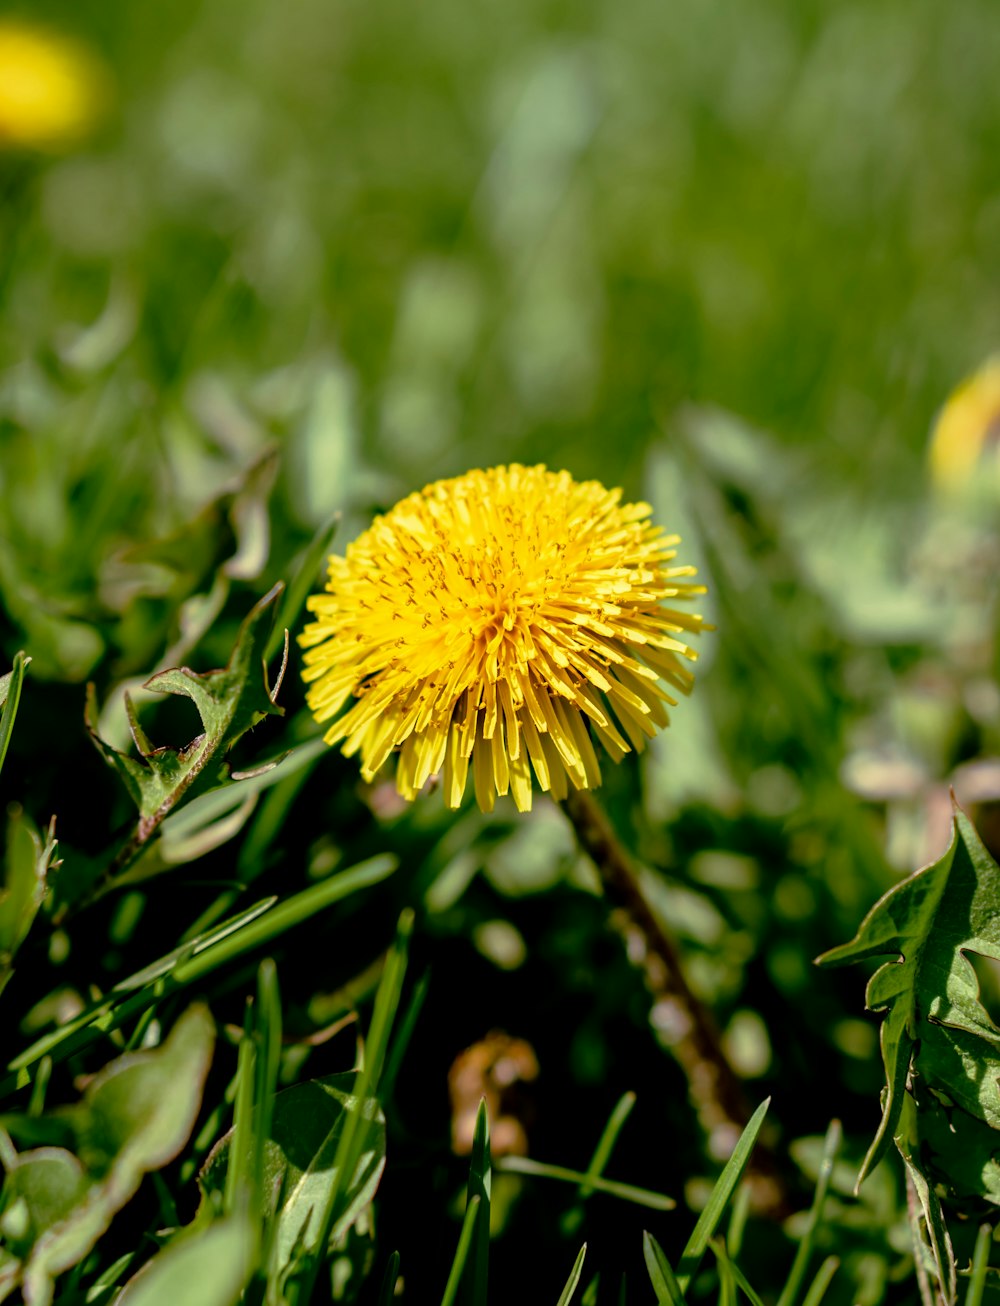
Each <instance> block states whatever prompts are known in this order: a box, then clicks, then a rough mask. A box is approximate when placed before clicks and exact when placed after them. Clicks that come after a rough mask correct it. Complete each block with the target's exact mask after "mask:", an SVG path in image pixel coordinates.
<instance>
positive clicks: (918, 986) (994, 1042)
mask: <svg viewBox="0 0 1000 1306" xmlns="http://www.w3.org/2000/svg"><path fill="white" fill-rule="evenodd" d="M998 902H1000V868H998V866H997V864H996V862H995V861H994V860H993V858H992V857H991V856H990V854H989V853H988V852H987V850H986V849H985V848H984V847H983V845H982V843H981V842H980V840H979V837H978V836H977V834H976V832H975V830H974V828H973V826H972V823H971V822H970V821H969V819H968V817H967V816H966V815H965V813H964V812H962V811H961V810H960V809H959V808H958V807H957V805H956V807H955V813H954V822H953V835H952V841H951V845H950V846H949V848H948V850H947V852H945V854H944V855H943V856H942V857H941V858H939V859H938V860H937V861H936V862H934V863H933V864H932V865H930V866H927V867H925V868H924V869H923V870H921V871H918V872H917V873H916V874H915V875H912V876H910V878H909V879H907V880H904V881H903V883H902V884H899V885H897V886H895V887H894V888H893V889H891V890H890V891H889V892H888V893H887V894H885V895H884V897H882V898H881V899H880V900H879V901H878V902H877V903H876V904H875V906H874V907H873V908H872V910H871V911H870V912H869V913H868V915H867V916H866V917H865V919H864V921H863V922H862V924H861V927H860V929H859V930H858V933H857V935H856V937H855V938H854V939H853V940H852V941H851V942H850V943H847V944H844V945H842V946H841V947H839V948H834V949H832V950H831V951H830V952H827V953H824V955H823V956H822V957H820V958H819V962H820V963H821V964H826V965H836V964H840V963H845V962H855V961H863V960H866V959H868V958H873V957H883V956H892V957H893V958H894V959H893V960H892V961H887V962H885V964H884V965H882V966H881V967H880V968H879V969H878V970H877V971H876V972H875V974H874V975H873V976H872V978H871V980H870V981H869V983H868V990H867V993H866V1005H867V1007H868V1009H869V1010H870V1011H874V1012H884V1013H885V1018H884V1020H883V1022H882V1029H881V1043H882V1057H883V1061H884V1063H885V1074H886V1089H885V1093H884V1099H883V1114H882V1122H881V1124H880V1126H879V1129H878V1133H877V1135H876V1137H875V1140H874V1142H873V1143H872V1145H871V1147H870V1149H869V1151H868V1155H867V1156H866V1157H865V1159H864V1162H863V1164H862V1167H861V1172H860V1174H859V1176H858V1183H859V1184H860V1183H861V1181H862V1180H863V1179H864V1177H865V1175H867V1174H868V1173H869V1172H870V1171H871V1169H872V1168H873V1167H874V1166H875V1165H876V1164H877V1163H878V1161H879V1160H880V1159H881V1157H882V1156H883V1155H884V1153H885V1150H886V1148H887V1147H888V1146H889V1143H890V1142H891V1141H895V1142H896V1145H897V1147H898V1148H899V1150H900V1152H901V1153H902V1155H903V1157H904V1160H905V1161H906V1163H907V1166H908V1168H909V1169H910V1170H911V1172H912V1171H913V1170H914V1169H916V1170H919V1171H920V1172H921V1173H922V1174H923V1175H925V1176H926V1178H927V1179H929V1180H930V1182H931V1183H932V1184H934V1185H937V1186H939V1187H941V1188H942V1191H943V1192H945V1193H946V1194H947V1195H948V1196H949V1197H953V1198H955V1199H957V1200H959V1201H963V1202H964V1201H971V1202H977V1201H978V1202H982V1201H984V1200H985V1201H987V1202H992V1203H994V1204H1000V1166H998V1162H997V1160H996V1159H995V1156H996V1153H997V1152H998V1151H1000V1132H998V1131H1000V1028H998V1027H997V1026H996V1025H995V1024H994V1023H993V1021H992V1020H991V1019H990V1016H989V1014H988V1013H987V1010H986V1008H985V1007H984V1005H983V1002H982V998H981V994H980V987H979V981H978V979H977V976H976V972H975V970H974V968H973V965H972V962H971V961H970V959H969V958H970V955H971V954H978V955H980V956H982V957H988V958H993V959H995V960H998V961H1000V913H998V911H997V903H998ZM904 1108H905V1110H904ZM911 1108H912V1110H911ZM959 1138H960V1139H961V1140H962V1144H963V1145H962V1146H956V1141H957V1139H959ZM931 1214H932V1213H931ZM931 1224H932V1220H931V1218H930V1214H929V1215H928V1227H929V1228H930V1226H931Z"/></svg>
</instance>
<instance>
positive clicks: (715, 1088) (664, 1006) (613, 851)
mask: <svg viewBox="0 0 1000 1306" xmlns="http://www.w3.org/2000/svg"><path fill="white" fill-rule="evenodd" d="M563 806H564V808H565V811H566V813H567V815H568V816H569V819H570V821H571V822H572V824H573V828H574V829H575V831H576V835H577V838H578V840H579V842H580V845H581V847H582V848H583V849H584V851H585V852H587V853H588V854H589V855H590V857H591V858H592V860H593V862H594V865H595V866H596V867H597V870H598V872H599V873H600V876H601V882H602V884H603V885H604V892H605V895H606V897H607V899H608V901H609V902H610V903H611V904H613V905H614V906H615V907H616V908H618V912H617V913H616V915H617V916H618V919H617V921H614V924H615V925H616V927H617V928H618V930H619V932H620V933H621V934H622V936H623V938H624V941H625V946H626V950H627V952H628V956H629V958H630V960H632V961H633V962H635V963H636V964H637V965H639V966H640V967H641V968H642V971H643V974H644V977H645V980H646V985H647V987H648V989H649V991H650V994H651V995H652V997H653V999H654V1003H655V1012H656V1024H657V1028H658V1029H660V1030H661V1031H663V1032H665V1034H666V1037H667V1040H668V1041H669V1043H670V1048H671V1051H672V1052H673V1054H674V1056H675V1057H676V1059H677V1061H678V1063H679V1065H680V1067H681V1069H682V1070H683V1072H684V1075H685V1077H686V1079H687V1081H688V1088H689V1091H690V1095H691V1101H692V1104H693V1105H694V1107H695V1110H696V1111H697V1112H698V1117H699V1120H700V1121H701V1124H702V1128H703V1129H704V1130H705V1132H706V1134H707V1136H708V1145H709V1150H710V1152H711V1153H712V1155H714V1156H717V1157H718V1156H728V1155H729V1153H730V1152H731V1151H732V1149H733V1147H734V1145H735V1143H736V1141H737V1139H738V1138H739V1136H740V1134H741V1133H742V1131H743V1128H744V1126H745V1125H746V1123H747V1121H748V1120H749V1119H750V1114H751V1112H750V1108H749V1104H748V1102H747V1099H746V1094H745V1092H744V1088H743V1084H742V1082H741V1080H740V1078H739V1076H738V1075H737V1074H736V1072H735V1070H733V1068H732V1066H731V1065H730V1064H729V1061H728V1059H727V1057H726V1054H725V1051H724V1050H723V1047H722V1042H721V1040H720V1038H719V1032H718V1029H717V1027H716V1024H715V1021H714V1019H713V1018H712V1014H711V1012H710V1011H709V1010H708V1008H707V1007H706V1006H705V1004H704V1003H703V1002H702V1001H701V999H700V998H698V997H697V996H696V995H695V994H694V993H693V992H692V991H691V986H690V985H689V984H688V982H687V978H686V976H685V974H684V967H683V965H682V962H681V956H680V952H679V951H678V948H677V944H676V943H675V942H674V940H673V939H672V938H671V937H670V935H669V934H668V932H667V930H666V929H665V927H664V925H663V924H662V922H661V921H660V920H659V918H658V917H657V916H656V914H655V912H654V911H653V909H652V907H651V906H650V903H649V900H648V899H647V897H646V894H645V892H644V891H643V888H642V884H641V882H640V880H639V874H638V872H637V870H636V867H635V866H634V864H633V862H632V860H631V858H630V857H629V855H628V853H627V852H626V851H625V849H624V848H623V847H622V845H621V844H620V843H619V841H618V838H617V836H616V834H615V832H614V830H613V829H612V828H611V824H610V822H609V821H608V818H607V816H606V815H605V814H604V811H603V809H602V808H601V807H600V805H599V804H598V803H597V801H596V799H595V798H594V797H593V795H592V794H591V793H590V792H589V791H588V790H586V789H578V790H575V791H573V792H572V793H571V794H570V796H569V797H568V798H567V799H566V801H565V803H564V804H563ZM747 1174H748V1178H749V1179H750V1180H751V1183H752V1185H753V1196H754V1205H755V1207H756V1209H757V1210H758V1211H760V1212H761V1213H762V1214H763V1213H767V1214H770V1215H776V1216H778V1215H783V1214H786V1213H787V1198H786V1194H785V1189H784V1184H783V1182H782V1180H781V1177H780V1174H779V1171H778V1168H777V1165H776V1163H775V1159H774V1157H773V1155H772V1154H771V1152H770V1151H769V1150H768V1149H767V1147H766V1146H765V1145H764V1144H763V1143H762V1142H761V1141H760V1140H758V1142H757V1146H756V1148H755V1149H754V1153H753V1156H752V1158H751V1161H750V1165H749V1167H748V1170H747Z"/></svg>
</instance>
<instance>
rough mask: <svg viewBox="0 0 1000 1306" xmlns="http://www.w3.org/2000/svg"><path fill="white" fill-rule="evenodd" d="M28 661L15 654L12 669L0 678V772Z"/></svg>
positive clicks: (26, 658)
mask: <svg viewBox="0 0 1000 1306" xmlns="http://www.w3.org/2000/svg"><path fill="white" fill-rule="evenodd" d="M30 661H31V658H29V657H26V656H25V655H24V653H23V652H19V653H15V654H14V665H13V667H12V668H11V670H10V671H8V672H7V674H6V675H4V676H0V770H3V761H4V758H5V757H6V756H7V748H8V745H9V744H10V736H11V731H12V730H13V729H14V718H15V717H16V716H17V705H18V703H19V702H20V699H21V684H22V682H23V681H24V670H25V667H27V665H28V663H29V662H30Z"/></svg>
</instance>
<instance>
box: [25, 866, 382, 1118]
mask: <svg viewBox="0 0 1000 1306" xmlns="http://www.w3.org/2000/svg"><path fill="white" fill-rule="evenodd" d="M397 865H398V863H397V861H396V858H395V857H393V856H391V855H390V854H388V853H383V854H381V855H380V856H378V857H372V858H370V859H369V860H368V861H366V862H360V863H359V864H358V865H357V866H352V867H350V868H349V869H347V870H344V871H340V872H338V873H337V874H336V875H331V876H330V878H329V879H328V880H324V881H323V882H322V883H321V884H317V885H314V886H312V887H311V888H308V889H304V890H303V891H302V892H301V893H297V894H295V895H294V896H293V897H291V898H289V899H288V900H287V901H286V902H283V903H281V904H280V906H277V907H273V908H272V907H271V906H270V904H269V905H268V908H267V909H266V910H265V911H264V912H263V914H261V913H260V910H259V909H258V908H254V909H251V911H250V912H247V913H244V915H243V917H240V918H237V919H238V920H239V919H245V920H246V921H247V923H246V924H245V925H243V926H241V927H239V928H235V929H234V928H233V926H232V924H231V923H230V925H229V926H224V927H220V928H219V929H217V930H216V931H215V932H214V933H213V936H212V937H213V938H216V939H217V942H214V943H212V944H208V945H206V946H205V947H204V948H201V949H198V948H195V947H194V946H193V945H192V944H190V943H189V944H187V945H186V946H185V947H184V948H183V949H179V950H177V951H176V952H175V953H172V954H170V957H169V958H168V959H166V960H165V961H164V962H159V963H156V966H155V967H154V968H149V969H147V971H145V972H143V975H146V974H151V973H155V974H156V975H157V978H156V979H154V980H153V981H152V982H151V983H150V984H149V986H148V987H145V988H140V989H139V990H138V991H137V992H135V993H132V994H131V995H130V996H129V997H128V998H126V999H125V1000H124V1001H121V1002H117V1003H116V1002H115V1000H114V998H113V997H109V998H105V999H103V1000H102V1001H101V1002H99V1003H97V1004H96V1005H95V1006H94V1007H91V1008H88V1010H87V1011H84V1012H82V1013H81V1014H80V1015H79V1016H77V1017H76V1018H75V1019H74V1020H71V1021H68V1022H67V1023H66V1024H65V1025H63V1026H61V1027H60V1028H59V1029H57V1030H52V1031H50V1032H49V1033H48V1034H45V1035H43V1036H42V1037H41V1038H40V1039H37V1040H36V1041H35V1042H34V1043H32V1044H31V1046H30V1047H28V1048H27V1049H26V1050H25V1051H24V1052H21V1053H19V1054H18V1056H16V1057H15V1058H14V1059H13V1060H12V1061H10V1062H9V1063H8V1069H9V1070H11V1071H13V1072H15V1073H14V1074H12V1075H9V1076H8V1077H7V1078H6V1079H4V1081H3V1082H2V1083H0V1093H7V1092H11V1091H13V1090H15V1089H18V1088H23V1087H25V1086H26V1085H28V1084H30V1083H31V1080H32V1076H31V1074H30V1067H31V1066H32V1065H34V1063H35V1062H36V1061H39V1060H40V1059H41V1058H42V1057H43V1056H45V1055H46V1054H51V1055H52V1058H53V1060H54V1061H61V1060H63V1059H64V1058H65V1057H67V1056H69V1055H71V1054H72V1053H73V1052H76V1051H78V1050H79V1049H81V1048H84V1047H88V1046H89V1045H90V1044H91V1043H94V1042H96V1041H97V1040H98V1039H101V1038H103V1037H104V1036H105V1035H106V1034H108V1033H110V1032H111V1031H112V1030H115V1029H118V1028H119V1026H120V1025H123V1024H124V1023H125V1022H126V1021H128V1020H131V1019H132V1017H133V1016H137V1015H139V1014H140V1013H141V1012H142V1011H144V1010H145V1009H146V1007H148V1006H149V1004H150V1002H151V1001H152V1000H154V999H159V998H162V997H165V996H167V995H168V994H171V993H174V992H176V991H177V989H179V988H183V987H184V986H185V985H187V984H193V983H195V982H196V981H198V980H200V979H203V978H204V977H205V976H206V975H209V974H211V972H212V971H213V970H216V969H218V968H219V967H220V966H224V965H226V964H227V963H229V962H231V961H233V960H235V959H236V958H237V957H240V956H242V955H243V954H244V953H246V952H250V951H252V950H253V949H254V948H258V947H261V946H262V945H263V944H265V943H270V942H271V941H272V940H273V939H275V938H277V937H278V935H280V934H283V933H284V932H285V931H286V930H289V929H291V928H292V927H293V926H295V925H298V924H300V923H301V922H302V921H305V920H308V919H309V917H310V916H313V915H314V914H315V913H316V912H318V911H322V910H323V909H324V908H325V907H329V906H331V905H332V904H333V903H335V902H339V901H340V900H341V899H342V898H346V897H347V896H349V895H350V894H352V893H357V892H358V891H359V890H361V889H365V888H368V887H370V886H371V885H373V884H378V883H379V882H380V881H381V880H384V879H386V877H387V876H389V875H391V874H392V873H393V871H395V869H396V867H397ZM270 901H271V902H273V901H274V900H273V899H271V900H270ZM164 966H166V970H165V971H164V969H163V968H164ZM135 979H136V977H134V976H133V978H132V980H130V981H125V983H126V984H132V983H134V982H135ZM120 987H121V986H118V989H120ZM118 989H116V990H113V992H117V991H118Z"/></svg>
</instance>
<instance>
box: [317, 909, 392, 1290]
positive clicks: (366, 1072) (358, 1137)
mask: <svg viewBox="0 0 1000 1306" xmlns="http://www.w3.org/2000/svg"><path fill="white" fill-rule="evenodd" d="M413 921H414V915H413V912H412V910H411V909H410V908H407V909H406V910H405V911H404V912H403V913H402V915H401V916H400V918H399V924H398V925H397V927H396V939H395V942H394V943H393V945H392V947H391V948H390V949H389V955H388V957H387V958H386V963H385V969H384V970H383V972H382V979H381V981H380V982H379V986H378V992H377V993H376V994H375V1007H374V1010H373V1011H372V1020H371V1025H370V1027H369V1030H368V1038H367V1040H366V1042H365V1051H364V1063H363V1065H362V1066H361V1069H360V1070H359V1071H358V1073H357V1075H356V1076H355V1080H354V1087H353V1090H352V1095H353V1097H354V1099H355V1102H356V1103H357V1107H356V1110H354V1111H351V1112H349V1113H348V1114H347V1117H346V1119H345V1121H344V1128H343V1131H342V1132H341V1135H340V1141H339V1142H338V1144H337V1150H336V1152H335V1154H334V1158H333V1168H334V1171H335V1176H336V1177H335V1179H334V1182H333V1183H332V1184H331V1186H330V1190H329V1192H328V1193H327V1197H326V1207H325V1209H324V1210H323V1212H322V1214H321V1218H320V1222H319V1231H320V1232H319V1236H318V1238H317V1240H316V1249H317V1250H316V1254H315V1255H314V1256H312V1257H311V1258H310V1261H309V1264H308V1266H307V1267H306V1269H305V1270H304V1272H303V1274H302V1276H301V1277H300V1278H299V1280H297V1282H296V1284H295V1286H294V1288H293V1289H292V1293H293V1296H292V1302H293V1306H294V1303H298V1302H302V1303H305V1302H308V1301H309V1300H310V1299H311V1297H312V1293H313V1288H314V1286H315V1283H316V1276H317V1274H318V1273H319V1269H320V1266H321V1265H322V1263H323V1261H324V1259H325V1257H326V1249H327V1244H328V1243H329V1241H330V1232H331V1230H332V1229H333V1227H334V1225H335V1223H336V1221H337V1218H338V1216H339V1215H340V1205H341V1202H342V1200H343V1195H344V1193H345V1192H347V1191H348V1189H349V1187H350V1181H351V1177H352V1176H353V1174H354V1172H355V1169H356V1167H357V1163H358V1159H359V1155H360V1152H361V1149H362V1147H363V1146H364V1142H365V1130H366V1128H367V1121H366V1119H365V1115H364V1104H365V1102H366V1101H367V1100H368V1098H369V1097H372V1096H374V1095H375V1094H376V1093H377V1091H378V1086H379V1081H380V1079H381V1075H382V1067H383V1065H384V1064H385V1055H386V1048H387V1046H388V1043H389V1034H390V1032H391V1030H392V1023H393V1019H394V1017H395V1014H396V1011H397V1008H398V1007H399V998H400V994H401V992H402V988H403V977H404V975H405V974H406V959H407V952H408V950H409V942H410V935H411V934H412V933H413Z"/></svg>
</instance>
